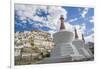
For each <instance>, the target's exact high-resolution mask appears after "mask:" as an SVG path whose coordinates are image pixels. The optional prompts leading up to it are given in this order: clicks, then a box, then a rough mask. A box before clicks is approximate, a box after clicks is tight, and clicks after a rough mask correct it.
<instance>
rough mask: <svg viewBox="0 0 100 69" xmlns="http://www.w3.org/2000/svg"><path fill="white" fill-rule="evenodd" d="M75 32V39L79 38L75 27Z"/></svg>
mask: <svg viewBox="0 0 100 69" xmlns="http://www.w3.org/2000/svg"><path fill="white" fill-rule="evenodd" d="M74 32H75V39H78V34H77V30H76V28H75V29H74Z"/></svg>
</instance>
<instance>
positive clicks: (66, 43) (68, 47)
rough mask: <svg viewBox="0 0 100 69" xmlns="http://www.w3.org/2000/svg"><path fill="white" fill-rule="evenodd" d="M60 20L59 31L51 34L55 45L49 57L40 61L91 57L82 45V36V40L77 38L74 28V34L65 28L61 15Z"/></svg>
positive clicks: (48, 61) (61, 60) (60, 60)
mask: <svg viewBox="0 0 100 69" xmlns="http://www.w3.org/2000/svg"><path fill="white" fill-rule="evenodd" d="M60 21H61V25H60V30H59V32H56V33H54V34H53V39H54V44H55V46H54V48H53V50H52V52H51V57H50V58H47V59H46V60H44V61H43V62H42V63H53V62H67V61H74V60H82V59H83V58H87V57H91V56H92V54H90V53H91V52H90V51H89V49H88V50H87V49H86V48H85V47H84V45H85V43H84V41H85V40H84V38H82V39H83V40H79V39H78V34H77V30H76V29H75V34H74V33H73V32H71V31H67V30H66V28H65V25H64V18H63V16H62V15H61V17H60ZM82 36H83V35H82ZM74 37H75V38H74ZM88 51H89V52H88Z"/></svg>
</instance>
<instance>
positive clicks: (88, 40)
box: [85, 34, 94, 42]
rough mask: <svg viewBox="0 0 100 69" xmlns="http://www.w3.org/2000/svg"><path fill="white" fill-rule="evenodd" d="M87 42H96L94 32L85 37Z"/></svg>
mask: <svg viewBox="0 0 100 69" xmlns="http://www.w3.org/2000/svg"><path fill="white" fill-rule="evenodd" d="M85 41H86V42H94V34H91V35H90V36H87V37H85Z"/></svg>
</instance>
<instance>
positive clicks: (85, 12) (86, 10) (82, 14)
mask: <svg viewBox="0 0 100 69" xmlns="http://www.w3.org/2000/svg"><path fill="white" fill-rule="evenodd" d="M88 10H89V9H88V8H85V9H84V10H83V12H82V13H81V16H82V17H83V18H84V17H85V16H86V14H87V12H88Z"/></svg>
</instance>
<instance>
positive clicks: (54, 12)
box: [15, 4, 67, 30]
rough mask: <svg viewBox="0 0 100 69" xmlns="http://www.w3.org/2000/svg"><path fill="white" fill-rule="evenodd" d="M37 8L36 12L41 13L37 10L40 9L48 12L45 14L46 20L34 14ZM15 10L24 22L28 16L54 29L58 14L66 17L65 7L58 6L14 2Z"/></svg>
mask: <svg viewBox="0 0 100 69" xmlns="http://www.w3.org/2000/svg"><path fill="white" fill-rule="evenodd" d="M37 9H38V14H41V13H40V12H39V11H40V9H42V10H43V11H44V12H45V13H47V12H48V13H49V15H47V19H48V22H46V21H45V17H39V16H37V15H36V13H37ZM15 10H16V13H17V15H18V16H19V17H20V20H22V21H23V22H24V23H26V22H25V20H26V19H27V18H30V19H32V20H36V21H40V22H43V23H44V24H43V25H45V26H47V27H49V28H51V29H54V30H55V29H56V27H57V22H58V20H59V17H60V15H64V18H66V14H67V12H66V11H65V9H63V8H62V7H59V6H41V5H38V6H36V5H26V4H15Z"/></svg>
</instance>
